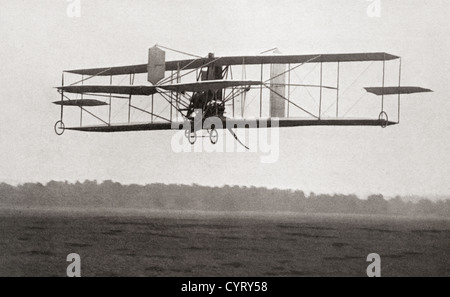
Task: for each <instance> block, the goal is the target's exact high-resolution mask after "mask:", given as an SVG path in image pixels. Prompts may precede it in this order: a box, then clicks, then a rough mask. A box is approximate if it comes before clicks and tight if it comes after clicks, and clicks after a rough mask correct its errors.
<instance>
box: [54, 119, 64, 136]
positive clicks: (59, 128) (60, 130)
mask: <svg viewBox="0 0 450 297" xmlns="http://www.w3.org/2000/svg"><path fill="white" fill-rule="evenodd" d="M54 128H55V133H56V135H58V136H61V135H63V134H64V131H65V128H66V126H65V125H64V122H63V121H57V122H56V124H55V127H54Z"/></svg>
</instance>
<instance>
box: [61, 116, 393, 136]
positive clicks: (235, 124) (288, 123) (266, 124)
mask: <svg viewBox="0 0 450 297" xmlns="http://www.w3.org/2000/svg"><path fill="white" fill-rule="evenodd" d="M274 123H276V125H277V127H280V128H288V127H307V126H373V127H375V126H391V125H396V124H397V123H396V122H390V121H385V120H382V119H375V120H374V119H324V120H320V121H318V120H314V119H296V118H283V119H277V120H276V121H274V119H230V118H223V119H222V129H238V128H239V129H249V128H273V127H274ZM173 127H178V128H179V129H186V127H185V126H183V122H179V123H171V122H161V123H124V124H114V125H94V126H84V127H69V128H64V129H65V130H75V131H82V132H106V133H107V132H133V131H153V130H174V128H173ZM204 129H205V130H206V129H207V127H204ZM175 130H178V129H175Z"/></svg>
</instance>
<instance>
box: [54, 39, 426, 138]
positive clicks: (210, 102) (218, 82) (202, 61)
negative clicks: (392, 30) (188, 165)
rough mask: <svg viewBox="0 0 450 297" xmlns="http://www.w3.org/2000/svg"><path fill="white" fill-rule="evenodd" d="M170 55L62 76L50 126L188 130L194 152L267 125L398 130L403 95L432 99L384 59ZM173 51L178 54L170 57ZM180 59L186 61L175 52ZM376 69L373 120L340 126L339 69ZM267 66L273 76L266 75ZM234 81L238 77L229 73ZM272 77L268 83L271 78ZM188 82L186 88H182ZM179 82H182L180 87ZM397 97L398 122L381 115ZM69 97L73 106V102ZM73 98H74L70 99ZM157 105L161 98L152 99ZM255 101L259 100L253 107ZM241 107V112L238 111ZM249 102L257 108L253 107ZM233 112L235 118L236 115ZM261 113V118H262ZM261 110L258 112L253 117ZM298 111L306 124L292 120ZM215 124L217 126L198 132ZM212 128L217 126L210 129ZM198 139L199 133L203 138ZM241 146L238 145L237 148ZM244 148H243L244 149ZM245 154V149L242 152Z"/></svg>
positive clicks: (156, 50) (159, 50)
mask: <svg viewBox="0 0 450 297" xmlns="http://www.w3.org/2000/svg"><path fill="white" fill-rule="evenodd" d="M164 49H166V50H172V49H169V48H167V47H163V46H159V45H155V46H154V47H152V48H150V49H149V52H148V63H146V64H140V65H131V66H122V67H106V68H95V69H79V70H69V71H64V72H63V76H62V86H60V87H57V90H58V92H59V93H60V95H61V99H60V100H59V101H56V102H54V103H55V104H57V105H60V108H61V117H60V120H59V121H58V122H57V123H56V124H55V126H54V128H55V132H56V134H58V135H62V134H63V133H64V131H65V130H76V131H83V132H126V131H146V130H172V129H176V130H181V129H183V130H185V135H186V138H187V139H188V140H189V142H190V143H191V144H194V143H195V141H196V140H197V133H198V132H199V131H207V135H206V136H205V137H209V138H210V141H211V143H213V144H215V143H217V141H218V133H217V130H218V129H227V130H229V131H230V132H231V133H232V134H233V136H234V138H235V139H236V140H237V141H238V142H240V140H239V139H238V137H237V135H236V133H235V131H236V130H235V129H240V128H243V129H245V128H250V127H251V128H261V127H267V128H270V127H272V126H271V120H272V119H277V123H278V126H279V127H281V128H283V127H299V126H380V127H383V128H386V127H388V126H391V125H395V124H398V123H399V122H400V98H401V95H404V94H414V93H423V92H431V90H429V89H425V88H421V87H411V86H401V71H402V65H401V58H400V57H399V56H395V55H391V54H388V53H383V52H381V53H351V54H315V55H282V54H278V53H273V54H266V53H262V54H259V55H253V56H224V57H216V56H215V55H214V54H208V55H207V56H205V57H200V56H193V57H192V58H190V59H184V60H173V61H166V51H164ZM173 51H176V50H173ZM176 52H178V53H183V52H180V51H176ZM393 60H399V71H398V74H399V75H398V77H399V80H398V85H395V86H387V85H386V82H385V76H386V63H387V62H389V61H393ZM365 62H372V63H378V62H379V63H381V64H382V73H381V75H380V76H381V82H382V83H381V85H379V86H367V87H365V91H366V92H368V93H370V94H372V95H375V96H379V97H380V101H381V102H380V103H381V108H380V110H379V112H378V111H377V113H376V116H375V117H373V118H372V117H367V118H345V117H342V116H340V114H339V104H340V91H341V89H340V78H341V70H340V69H341V65H342V64H343V63H365ZM312 64H314V65H316V66H318V67H319V78H318V81H319V82H318V83H317V84H301V83H300V82H297V83H294V82H293V81H292V79H291V74H292V73H293V72H294V71H295V70H296V69H298V68H300V67H305V65H312ZM331 64H333V65H336V68H335V69H336V75H335V79H336V81H335V84H333V85H332V86H330V85H325V84H324V71H323V68H324V65H331ZM265 66H269V67H270V71H266V73H264V70H265V68H267V67H265ZM247 67H256V69H257V70H258V71H257V72H259V73H257V72H256V73H257V78H256V79H252V80H250V79H247V73H250V71H247V70H246V69H247ZM236 68H238V69H239V70H240V74H241V75H240V76H241V77H240V78H239V79H235V78H234V77H236V76H237V75H235V76H234V77H233V70H234V69H236ZM234 71H235V73H236V72H237V71H236V70H234ZM65 74H66V75H67V74H71V75H77V76H81V79H77V81H76V82H74V83H72V84H69V85H65V84H64V75H65ZM139 74H143V75H144V79H145V84H140V85H137V84H135V78H136V77H137V75H139ZM268 75H269V76H268ZM115 77H126V78H128V77H129V84H127V85H120V84H119V85H118V84H113V78H115ZM94 78H95V79H98V78H103V79H104V78H109V83H107V84H86V82H87V81H89V80H93V79H94ZM188 78H190V81H186V80H187V79H188ZM183 80H184V81H183ZM293 88H315V89H316V90H318V104H317V105H318V109H317V110H316V111H315V112H313V111H311V110H308V109H307V108H305V107H304V106H302V102H301V99H302V98H295V96H293V92H292V89H293ZM325 90H328V91H329V90H331V91H332V92H334V93H333V96H335V102H334V105H335V106H336V115H335V116H334V117H332V118H330V117H324V116H323V108H324V107H323V102H322V99H323V93H324V91H325ZM250 93H256V94H254V97H256V98H258V99H259V103H255V104H253V103H252V105H253V106H254V107H255V106H256V119H252V121H251V123H256V127H254V125H253V126H251V125H250V124H249V123H250V120H249V119H247V118H246V115H245V108H246V98H247V96H248V94H250ZM392 95H395V96H397V98H398V118H397V119H396V121H392V120H389V118H388V114H387V112H386V110H385V107H384V106H385V103H384V102H385V97H386V96H392ZM70 96H72V98H71V97H70ZM74 96H76V98H73V97H74ZM157 97H158V98H157ZM135 98H140V99H139V100H144V102H147V103H148V104H146V107H140V106H137V104H135V103H134V102H135V100H137V99H135ZM113 100H114V101H115V100H123V101H125V102H126V106H127V109H128V113H127V118H126V119H125V120H124V121H123V122H120V123H115V122H113V121H112V119H111V118H112V105H113ZM155 101H158V105H159V106H160V107H161V106H165V109H164V110H165V113H168V114H163V113H162V112H158V110H157V108H156V106H155V105H156V103H155ZM257 101H258V100H257ZM239 102H240V108H239V104H238V103H239ZM253 102H254V100H253ZM70 106H72V107H77V108H80V124H79V125H78V126H72V127H66V126H65V124H64V122H63V120H64V107H70ZM102 107H103V108H107V109H108V110H107V111H106V112H104V113H105V116H104V117H103V118H102V117H101V116H99V115H98V114H94V112H93V111H92V108H102ZM236 107H237V109H238V111H236ZM264 107H266V108H265V109H266V111H264V112H263V109H264ZM258 109H259V110H258ZM293 109H296V110H297V111H299V112H300V113H302V114H303V116H292V114H293V112H292V110H293ZM132 110H133V111H135V112H136V113H137V112H139V113H143V114H145V115H146V116H147V117H150V118H149V119H148V120H146V121H140V122H136V121H135V120H134V119H132V115H131V111H132ZM84 113H87V114H89V115H90V116H91V117H92V118H93V119H94V120H95V121H98V124H90V125H83V114H84ZM212 117H214V118H215V119H219V121H220V124H221V125H215V124H212V125H209V126H208V125H206V126H204V125H203V124H204V123H205V122H206V121H207V120H208V119H209V118H212ZM198 118H200V119H201V124H202V125H195V124H194V122H195V121H196V119H198ZM215 123H217V121H215ZM201 133H203V132H201ZM240 143H241V144H242V142H240ZM242 145H244V144H242ZM244 146H245V145H244Z"/></svg>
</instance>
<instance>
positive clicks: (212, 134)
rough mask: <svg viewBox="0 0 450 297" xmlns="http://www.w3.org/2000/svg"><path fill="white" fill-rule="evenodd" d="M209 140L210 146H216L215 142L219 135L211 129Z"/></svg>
mask: <svg viewBox="0 0 450 297" xmlns="http://www.w3.org/2000/svg"><path fill="white" fill-rule="evenodd" d="M209 140H211V143H212V144H216V143H217V141H218V140H219V133H217V130H216V129H212V130H211V131H210V132H209Z"/></svg>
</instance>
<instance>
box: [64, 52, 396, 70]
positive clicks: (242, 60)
mask: <svg viewBox="0 0 450 297" xmlns="http://www.w3.org/2000/svg"><path fill="white" fill-rule="evenodd" d="M398 58H399V57H398V56H394V55H391V54H388V53H354V54H317V55H272V56H268V55H264V56H263V55H259V56H236V57H218V58H200V59H190V60H180V61H169V62H166V71H176V70H178V69H183V70H188V69H196V68H199V67H202V66H204V65H206V64H208V63H214V65H215V66H229V65H259V64H300V63H321V62H323V63H331V62H366V61H388V60H394V59H398ZM147 66H148V65H147V64H141V65H131V66H122V67H107V68H94V69H78V70H68V71H66V72H69V73H74V74H80V75H94V76H109V75H125V74H138V73H147Z"/></svg>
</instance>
